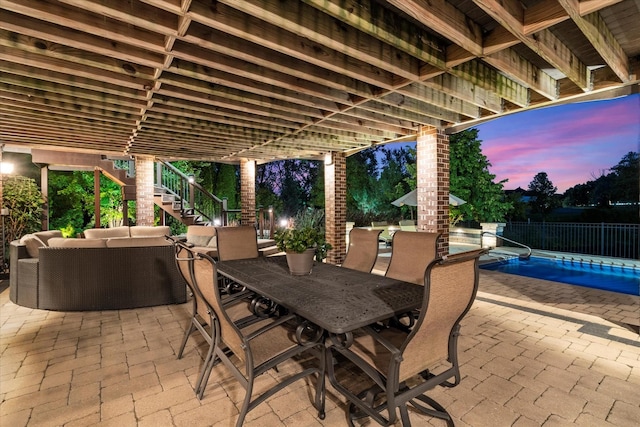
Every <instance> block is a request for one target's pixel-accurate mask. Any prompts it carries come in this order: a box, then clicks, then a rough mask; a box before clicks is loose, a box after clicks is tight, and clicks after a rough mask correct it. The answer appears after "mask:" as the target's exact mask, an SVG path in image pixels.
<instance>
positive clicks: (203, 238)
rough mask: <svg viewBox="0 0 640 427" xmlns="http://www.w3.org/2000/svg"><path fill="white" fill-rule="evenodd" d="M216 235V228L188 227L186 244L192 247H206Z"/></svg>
mask: <svg viewBox="0 0 640 427" xmlns="http://www.w3.org/2000/svg"><path fill="white" fill-rule="evenodd" d="M215 235H216V228H215V227H210V226H207V225H190V226H189V227H187V243H190V244H192V245H193V246H202V247H204V246H207V245H209V244H210V242H211V241H212V240H213V241H214V244H215V240H216V239H214V238H213V237H214V236H215Z"/></svg>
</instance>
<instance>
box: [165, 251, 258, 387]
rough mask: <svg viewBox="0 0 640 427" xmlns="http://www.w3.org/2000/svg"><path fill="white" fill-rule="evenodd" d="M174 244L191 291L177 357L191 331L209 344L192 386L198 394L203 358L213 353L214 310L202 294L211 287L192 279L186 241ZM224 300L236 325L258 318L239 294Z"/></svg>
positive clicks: (209, 356)
mask: <svg viewBox="0 0 640 427" xmlns="http://www.w3.org/2000/svg"><path fill="white" fill-rule="evenodd" d="M174 245H175V246H174V247H175V250H176V264H177V265H178V270H179V271H180V273H181V274H182V276H183V277H184V279H185V281H186V282H187V286H188V287H189V292H190V294H191V298H192V303H193V304H192V311H191V316H190V319H189V326H188V327H187V328H186V329H185V333H184V337H183V338H182V343H181V345H180V349H179V351H178V359H181V358H182V356H183V354H184V349H185V347H186V345H187V341H188V339H189V337H190V336H191V334H192V333H193V332H195V331H198V332H200V335H202V337H203V338H204V340H205V341H206V342H207V344H208V345H209V348H208V350H207V353H206V356H205V366H203V368H202V369H201V370H200V373H199V374H198V378H197V380H196V385H195V387H194V389H195V393H196V396H198V397H199V398H202V394H203V393H204V388H205V387H206V381H205V382H204V383H203V378H204V375H205V367H206V365H207V361H208V360H209V359H210V358H211V356H212V355H213V345H214V323H213V314H214V313H213V311H211V310H209V308H208V306H207V304H206V301H205V298H204V295H207V294H209V293H211V292H212V290H210V289H208V288H206V287H203V288H202V289H200V288H198V286H197V283H196V282H195V272H194V261H195V258H196V254H195V253H194V252H192V251H191V249H190V248H189V244H187V243H184V242H177V241H174ZM211 287H213V286H211ZM224 303H226V304H227V305H228V309H229V313H230V316H232V318H233V319H234V322H235V323H236V324H237V325H238V326H239V327H243V326H246V325H250V324H252V323H256V322H259V321H260V320H262V318H261V317H260V316H256V315H255V313H254V312H253V311H252V310H251V307H250V304H249V302H248V301H243V300H241V299H239V298H238V299H231V298H227V300H226V301H224Z"/></svg>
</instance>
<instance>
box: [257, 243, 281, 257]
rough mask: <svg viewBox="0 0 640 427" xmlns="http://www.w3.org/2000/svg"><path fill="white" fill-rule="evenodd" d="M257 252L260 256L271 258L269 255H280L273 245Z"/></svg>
mask: <svg viewBox="0 0 640 427" xmlns="http://www.w3.org/2000/svg"><path fill="white" fill-rule="evenodd" d="M258 252H260V255H261V256H271V255H276V254H280V253H281V251H280V249H278V247H277V246H275V245H274V246H267V247H264V248H258Z"/></svg>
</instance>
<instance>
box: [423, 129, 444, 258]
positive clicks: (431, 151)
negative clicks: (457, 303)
mask: <svg viewBox="0 0 640 427" xmlns="http://www.w3.org/2000/svg"><path fill="white" fill-rule="evenodd" d="M416 145H417V152H418V154H417V158H418V168H417V169H418V224H417V226H418V231H428V232H432V233H442V237H441V238H440V241H439V243H438V249H437V256H442V255H446V254H448V253H449V137H448V136H447V135H446V134H445V133H444V131H442V130H438V129H436V128H434V127H430V126H423V127H422V128H421V129H420V133H419V134H418V141H417V144H416Z"/></svg>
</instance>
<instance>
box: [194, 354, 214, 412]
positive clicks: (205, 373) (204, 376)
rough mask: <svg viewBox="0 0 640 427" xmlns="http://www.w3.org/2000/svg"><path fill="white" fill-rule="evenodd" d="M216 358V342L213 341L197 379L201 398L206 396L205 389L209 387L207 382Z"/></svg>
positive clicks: (197, 392) (197, 389)
mask: <svg viewBox="0 0 640 427" xmlns="http://www.w3.org/2000/svg"><path fill="white" fill-rule="evenodd" d="M215 360H216V356H215V344H214V343H211V345H210V346H209V350H208V351H207V356H206V357H205V358H204V365H203V366H202V371H201V372H200V375H198V381H196V388H195V390H196V395H197V396H198V399H200V400H202V396H204V389H205V388H207V383H208V382H209V376H210V375H211V370H212V369H213V365H214V364H215Z"/></svg>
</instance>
